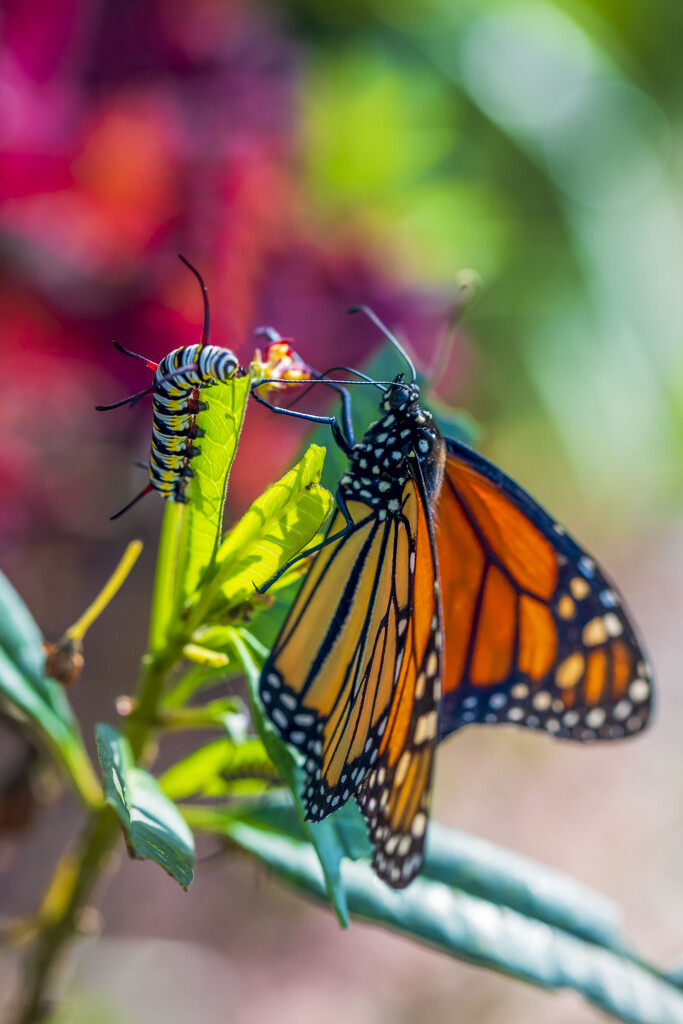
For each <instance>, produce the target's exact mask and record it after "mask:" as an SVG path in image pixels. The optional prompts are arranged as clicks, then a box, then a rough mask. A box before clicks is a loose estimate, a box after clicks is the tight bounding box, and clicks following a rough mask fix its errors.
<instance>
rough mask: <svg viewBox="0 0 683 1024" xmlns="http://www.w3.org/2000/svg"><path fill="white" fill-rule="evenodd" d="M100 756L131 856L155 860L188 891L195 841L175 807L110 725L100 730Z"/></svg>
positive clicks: (107, 789)
mask: <svg viewBox="0 0 683 1024" xmlns="http://www.w3.org/2000/svg"><path fill="white" fill-rule="evenodd" d="M97 752H98V754H99V758H100V765H101V766H102V775H103V778H104V789H105V794H106V798H107V803H109V804H110V805H111V806H112V807H113V808H114V810H115V811H116V814H117V815H118V817H119V820H120V822H121V825H122V826H123V832H124V836H125V838H126V844H127V846H128V849H129V851H130V853H131V855H132V856H133V857H140V858H149V859H150V860H154V861H156V862H157V864H160V865H161V867H162V868H164V869H165V870H166V871H168V873H169V875H171V876H172V877H173V878H175V879H176V880H177V881H178V882H180V884H181V885H182V886H183V888H185V889H187V888H188V886H189V885H190V882H191V881H192V868H193V866H194V860H195V853H194V840H193V838H192V833H191V832H190V830H189V828H188V827H187V825H186V824H185V820H184V819H183V817H182V815H181V814H180V812H179V811H178V809H177V807H176V806H175V804H174V803H173V802H172V801H171V800H169V798H168V797H167V796H166V794H165V793H164V791H163V790H162V788H161V786H160V785H159V783H158V782H157V780H156V779H155V778H154V777H153V776H152V775H150V774H149V772H147V771H145V769H144V768H139V767H138V766H137V765H136V764H135V762H134V759H133V754H132V752H131V749H130V744H129V743H128V740H127V739H125V737H123V736H122V735H121V733H119V732H118V731H117V730H116V729H114V728H113V727H112V726H110V725H98V727H97Z"/></svg>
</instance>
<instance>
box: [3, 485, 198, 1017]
mask: <svg viewBox="0 0 683 1024" xmlns="http://www.w3.org/2000/svg"><path fill="white" fill-rule="evenodd" d="M186 518H187V515H186V508H185V506H184V505H180V504H177V503H173V502H167V503H166V511H165V515H164V521H163V525H162V530H161V537H160V540H159V554H158V558H157V569H156V578H155V581H154V597H153V601H152V616H151V622H150V634H149V652H148V653H147V654H146V655H145V656H144V658H143V659H142V666H141V671H140V678H139V683H138V688H137V692H136V694H135V705H136V711H135V714H134V715H132V716H131V718H130V719H129V720H128V723H127V728H126V735H127V738H128V740H129V741H130V745H131V748H132V751H133V755H134V757H135V760H136V761H137V762H138V763H143V764H145V765H146V766H147V765H149V764H150V763H151V762H152V761H153V760H154V756H155V752H156V749H155V745H154V743H153V739H154V735H155V733H156V730H157V729H158V727H159V710H158V709H159V704H160V701H161V695H162V692H163V688H164V684H165V681H166V676H167V674H168V672H169V670H170V669H171V668H172V667H173V665H174V664H175V662H176V661H177V660H178V658H179V657H180V656H181V653H182V649H183V644H184V642H185V640H184V638H180V637H178V638H175V637H174V638H172V639H169V634H170V632H171V630H172V628H173V624H174V621H175V619H176V617H177V615H176V613H177V609H178V608H179V606H180V597H179V595H180V593H181V590H182V586H183V566H184V559H185V550H184V547H185V546H186V544H187V522H186ZM120 837H121V826H120V823H119V820H118V818H117V816H116V814H115V813H114V811H113V810H112V809H111V808H110V807H109V806H104V807H102V806H100V807H99V808H98V809H94V810H93V811H92V812H91V814H90V817H89V818H88V821H87V823H86V826H85V828H84V830H83V833H82V835H81V838H80V840H79V842H78V844H77V846H76V848H75V849H74V850H73V851H71V852H69V853H67V854H65V856H64V857H62V859H61V860H60V862H59V863H58V865H57V868H56V870H55V872H54V875H53V877H52V881H51V883H50V885H49V886H48V890H47V893H46V895H45V897H44V899H43V903H42V906H41V908H40V911H39V913H38V915H37V923H38V934H37V937H36V939H35V941H34V943H33V945H32V947H31V951H30V954H29V957H28V958H27V962H26V966H25V971H24V977H23V982H22V989H21V992H20V995H19V1002H18V1011H17V1016H16V1017H15V1018H14V1021H15V1024H39V1022H41V1021H44V1020H46V1018H47V1016H48V1015H49V1013H50V1002H51V996H52V991H51V990H52V988H53V985H54V983H55V975H56V972H57V967H58V964H59V961H60V959H61V955H62V953H63V951H64V948H65V947H66V945H67V944H68V943H69V942H70V941H71V940H72V939H73V937H74V935H75V934H76V933H77V932H78V929H79V925H80V918H81V914H82V911H83V909H84V907H85V906H86V904H87V902H88V900H89V899H90V897H91V895H92V892H93V890H94V888H95V885H96V883H97V881H98V879H99V878H100V876H101V875H102V872H103V871H104V869H105V867H106V865H107V862H108V861H109V859H110V857H111V854H112V852H113V851H114V849H115V847H116V845H117V843H118V842H119V840H120Z"/></svg>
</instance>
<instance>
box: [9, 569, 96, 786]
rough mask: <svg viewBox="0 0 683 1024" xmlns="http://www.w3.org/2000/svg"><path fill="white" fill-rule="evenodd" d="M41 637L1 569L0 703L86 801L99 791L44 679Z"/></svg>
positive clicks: (71, 723)
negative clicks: (47, 752) (41, 744)
mask: <svg viewBox="0 0 683 1024" xmlns="http://www.w3.org/2000/svg"><path fill="white" fill-rule="evenodd" d="M44 662H45V654H44V649H43V638H42V636H41V634H40V630H39V629H38V626H37V625H36V623H35V621H34V619H33V617H32V616H31V613H30V612H29V610H28V608H27V607H26V605H25V604H24V602H23V601H22V600H21V598H20V597H19V595H18V594H17V592H16V591H15V590H14V588H13V587H12V586H11V584H10V583H9V582H8V580H7V579H6V578H5V577H4V576H3V575H2V574H1V573H0V703H1V704H2V705H3V706H4V708H5V709H6V711H7V713H8V714H10V715H12V716H13V717H15V718H19V719H20V720H21V721H27V722H28V723H29V724H30V725H31V726H32V727H33V728H34V729H35V730H36V731H37V732H38V735H39V736H40V738H41V739H42V740H43V741H44V742H45V744H46V745H47V747H48V748H49V749H50V750H51V752H52V754H53V755H54V756H55V757H56V758H57V760H58V761H60V762H61V764H62V766H63V767H64V768H65V769H66V772H67V775H68V777H69V780H70V782H71V783H72V785H73V786H74V787H75V789H76V791H77V792H78V793H79V795H80V796H81V797H82V799H83V800H84V801H85V802H86V803H88V804H97V803H99V801H100V799H101V790H100V787H99V784H98V782H97V779H96V777H95V773H94V771H93V767H92V763H91V761H90V758H89V757H88V754H87V752H86V750H85V747H84V745H83V740H82V738H81V734H80V731H79V729H78V725H77V723H76V720H75V718H74V716H73V712H72V710H71V706H70V704H69V701H68V700H67V697H66V695H65V693H64V690H63V688H62V687H61V686H60V685H59V683H56V682H55V681H54V680H52V679H48V678H47V676H46V675H45V673H44V670H43V666H44Z"/></svg>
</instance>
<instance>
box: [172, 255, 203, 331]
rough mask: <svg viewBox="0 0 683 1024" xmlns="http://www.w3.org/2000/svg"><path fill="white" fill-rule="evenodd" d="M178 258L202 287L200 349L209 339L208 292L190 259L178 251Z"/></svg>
mask: <svg viewBox="0 0 683 1024" xmlns="http://www.w3.org/2000/svg"><path fill="white" fill-rule="evenodd" d="M178 259H179V260H181V262H182V263H184V264H185V266H186V267H187V268H188V270H191V271H192V273H193V274H194V276H195V277H196V278H197V280H198V281H199V284H200V286H201V289H202V298H203V300H204V326H203V328H202V337H201V341H200V342H199V347H200V349H201V348H202V346H203V345H206V343H207V341H208V340H209V323H210V314H209V293H208V291H207V288H206V285H205V284H204V278H203V277H202V275H201V274H200V273H199V271H198V270H197V268H196V267H193V266H192V264H191V263H190V261H189V260H186V259H185V257H184V256H181V254H180V253H178Z"/></svg>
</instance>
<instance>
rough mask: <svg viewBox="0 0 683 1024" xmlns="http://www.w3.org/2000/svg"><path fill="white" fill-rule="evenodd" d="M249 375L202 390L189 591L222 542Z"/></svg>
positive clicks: (191, 492) (192, 490) (191, 491)
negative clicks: (228, 494) (203, 404)
mask: <svg viewBox="0 0 683 1024" xmlns="http://www.w3.org/2000/svg"><path fill="white" fill-rule="evenodd" d="M250 383H251V382H250V378H249V377H240V378H235V379H233V380H230V381H226V382H224V383H221V384H217V385H215V387H211V388H206V389H204V390H203V391H202V401H203V402H205V403H206V405H207V407H208V408H206V409H205V410H203V411H202V412H200V413H199V414H198V416H197V426H198V427H199V428H200V429H201V430H203V431H204V436H203V437H201V438H200V440H199V441H198V443H197V446H198V447H199V448H200V449H201V451H200V453H199V454H198V455H196V456H195V457H194V458H193V460H192V470H193V473H194V477H193V479H192V482H191V484H190V487H189V488H188V496H189V499H190V529H189V540H188V561H187V567H186V572H185V581H186V583H185V585H186V594H188V595H189V594H191V593H192V591H193V590H194V588H195V587H196V585H197V583H198V581H199V578H200V576H201V575H202V573H203V572H204V570H205V569H206V568H207V566H209V565H210V564H211V562H212V561H213V559H214V557H215V554H216V551H217V549H218V545H219V543H220V538H221V533H222V525H223V506H224V504H225V494H226V491H227V487H228V476H229V474H230V467H231V466H232V462H233V459H234V457H235V452H236V451H237V442H238V441H239V436H240V432H241V430H242V423H243V421H244V414H245V411H246V406H247V399H248V397H249V387H250Z"/></svg>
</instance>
